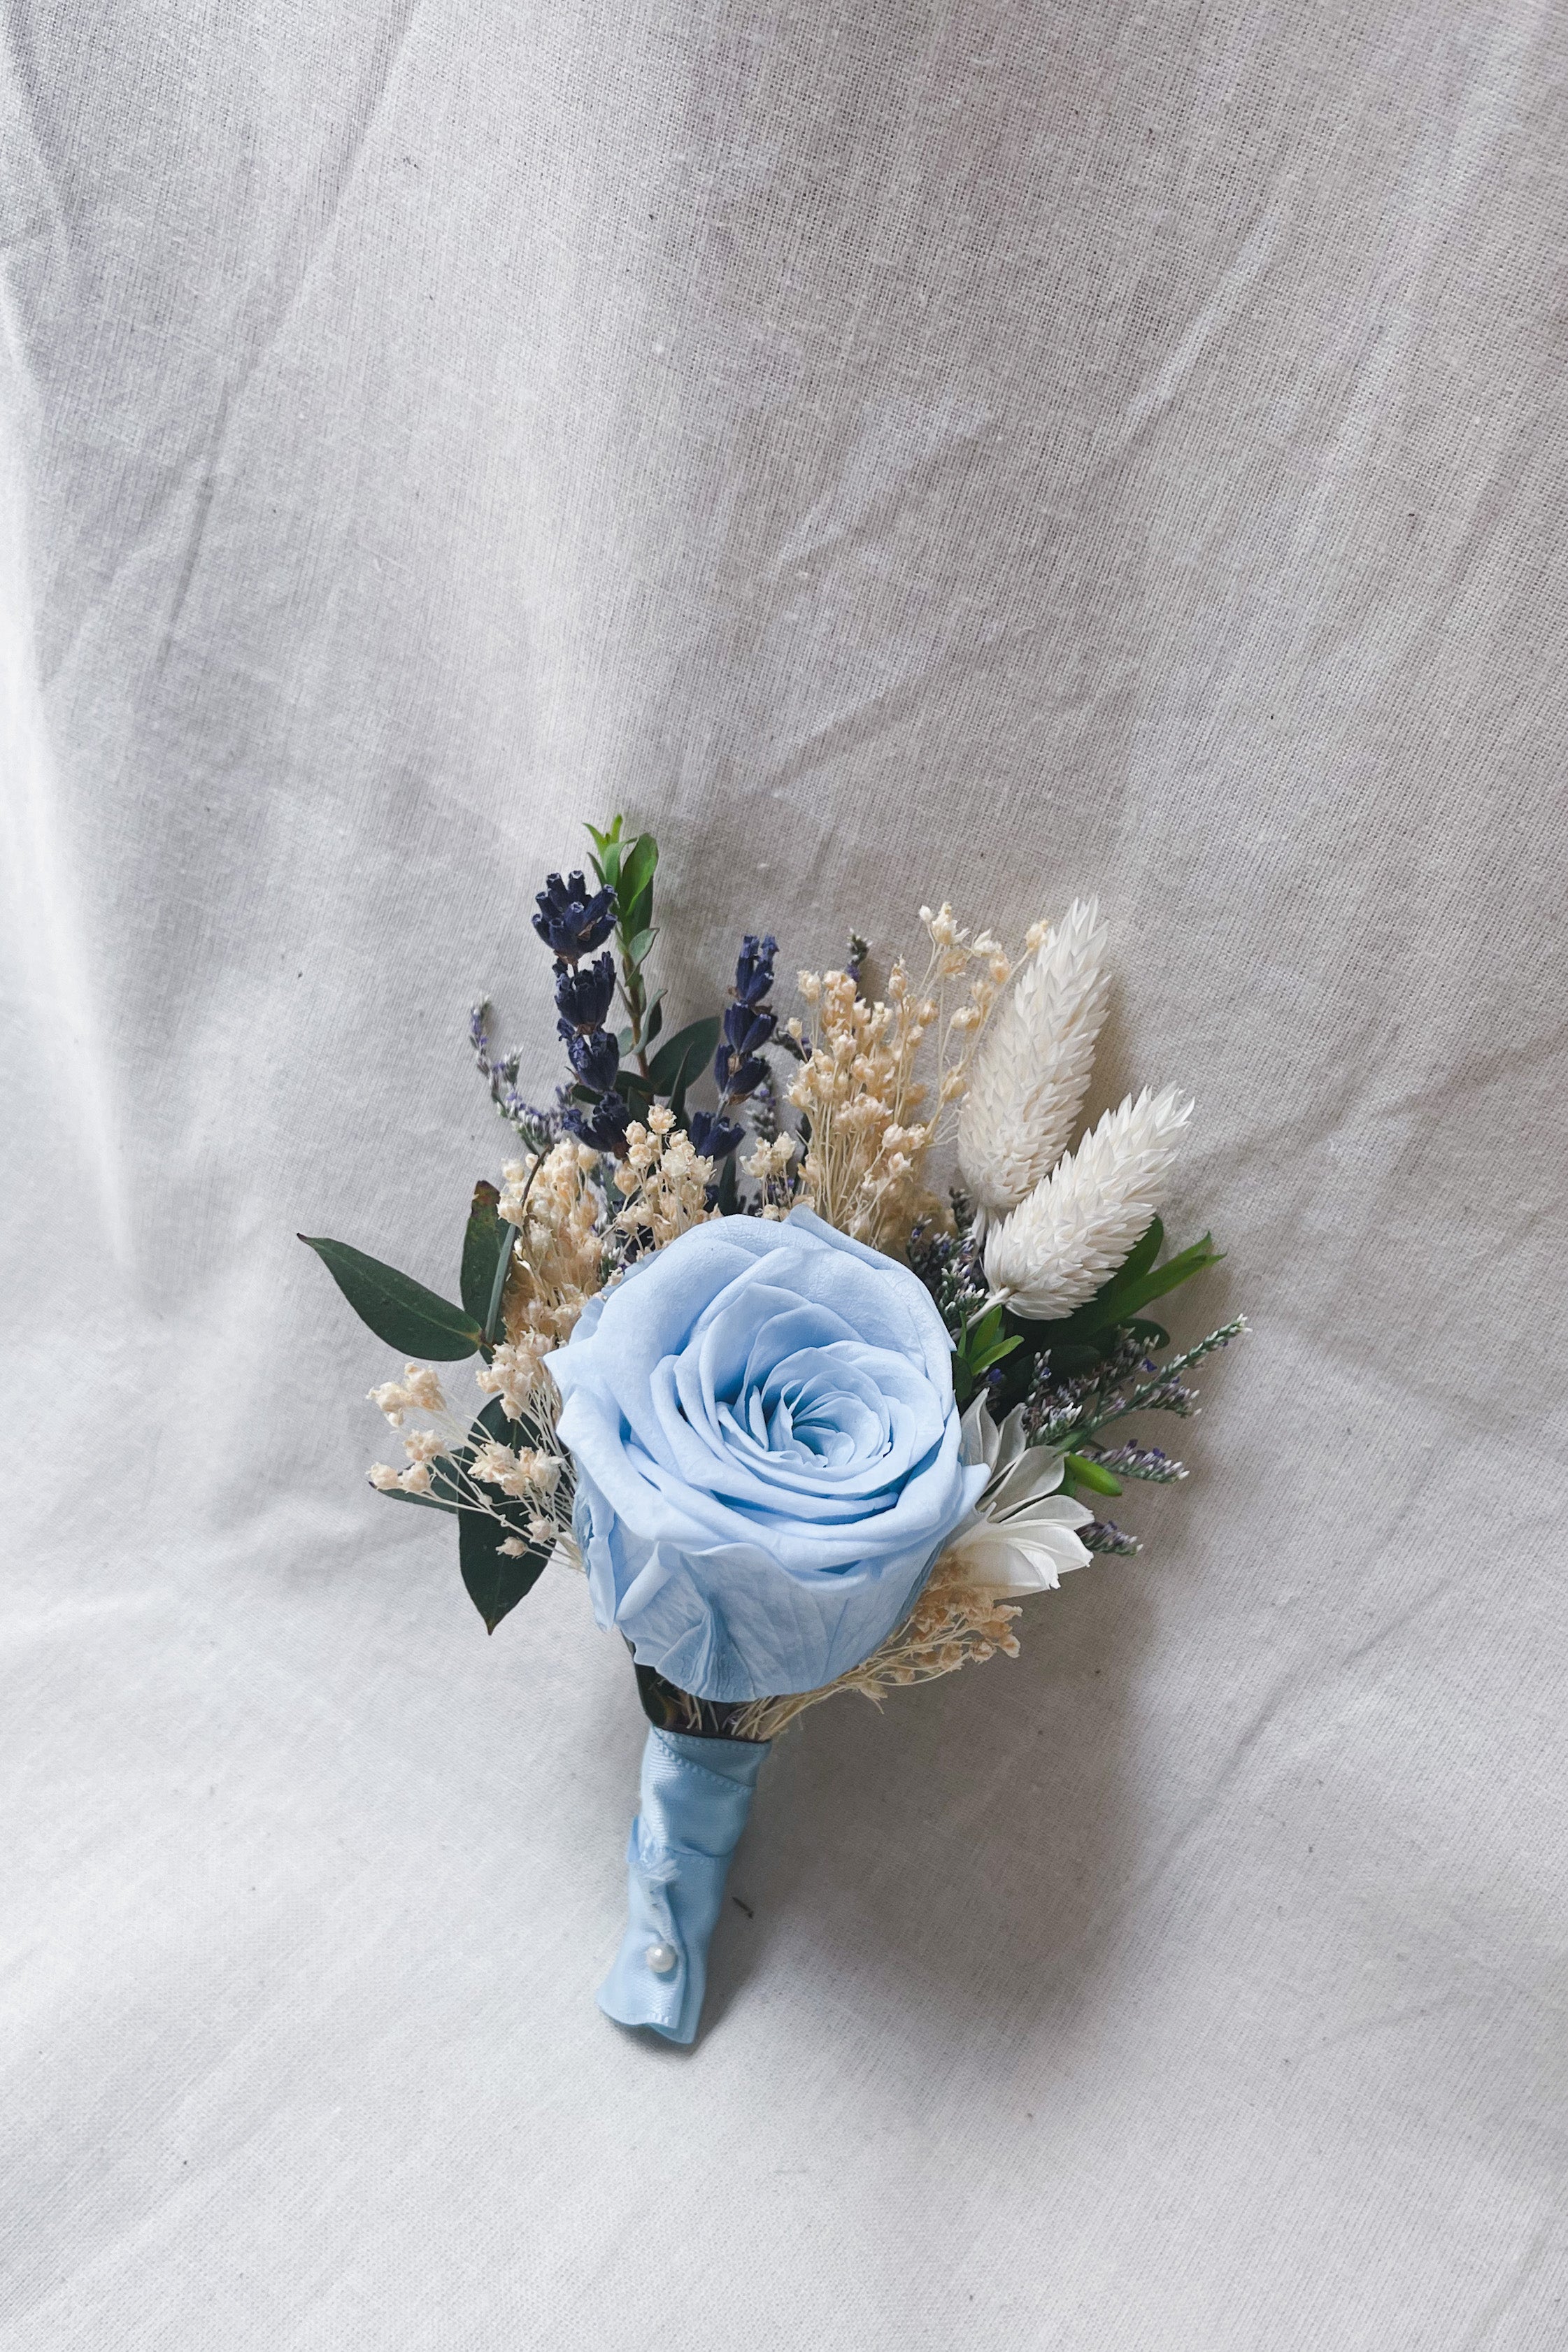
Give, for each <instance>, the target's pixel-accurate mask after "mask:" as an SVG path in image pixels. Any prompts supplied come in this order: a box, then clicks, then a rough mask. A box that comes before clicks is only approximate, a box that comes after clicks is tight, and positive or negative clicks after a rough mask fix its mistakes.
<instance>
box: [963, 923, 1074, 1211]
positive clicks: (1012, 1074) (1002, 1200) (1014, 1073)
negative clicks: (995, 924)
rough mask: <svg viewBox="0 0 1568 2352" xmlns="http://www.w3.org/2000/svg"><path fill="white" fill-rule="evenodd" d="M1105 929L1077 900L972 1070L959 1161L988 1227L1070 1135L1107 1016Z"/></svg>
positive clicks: (1022, 1196) (995, 1022) (1000, 1014)
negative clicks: (1096, 1040)
mask: <svg viewBox="0 0 1568 2352" xmlns="http://www.w3.org/2000/svg"><path fill="white" fill-rule="evenodd" d="M1106 936H1107V934H1106V927H1105V925H1104V923H1103V922H1101V920H1100V903H1099V901H1098V899H1095V898H1088V899H1083V898H1077V899H1075V900H1074V901H1073V904H1072V905H1071V907H1069V908H1068V911H1067V913H1066V915H1065V916H1064V917H1063V918H1062V920H1061V921H1060V922H1059V923H1057V924H1055V925H1054V926H1053V927H1052V929H1049V930H1048V931H1047V932H1046V934H1045V936H1044V937H1043V938H1042V939H1040V940H1039V941H1038V944H1037V946H1036V947H1035V951H1034V953H1033V954H1032V955H1031V956H1030V958H1029V960H1028V961H1027V962H1026V964H1025V966H1024V968H1023V971H1021V972H1020V974H1019V976H1018V981H1017V983H1016V986H1015V988H1014V990H1013V992H1012V994H1011V995H1010V996H1009V997H1008V998H1007V999H1006V1001H1005V1003H1002V1004H1000V1005H998V1006H997V1008H996V1011H995V1013H994V1015H993V1016H992V1020H991V1025H990V1030H989V1033H988V1034H987V1036H986V1039H985V1042H984V1045H983V1046H982V1048H981V1051H980V1053H979V1054H978V1055H977V1056H976V1057H975V1063H974V1066H973V1070H972V1072H971V1073H970V1079H969V1091H968V1093H967V1094H966V1095H965V1097H964V1099H963V1109H962V1110H961V1111H960V1113H959V1120H958V1164H959V1168H960V1171H961V1172H962V1174H963V1181H964V1185H965V1188H966V1190H967V1191H968V1192H969V1195H970V1198H971V1199H972V1200H973V1202H974V1205H975V1208H976V1209H977V1210H978V1211H979V1212H980V1213H981V1216H982V1219H983V1220H984V1222H985V1223H991V1222H992V1221H993V1220H994V1219H995V1218H997V1217H1005V1215H1006V1214H1007V1213H1008V1211H1009V1210H1011V1209H1016V1207H1017V1205H1018V1203H1019V1202H1021V1201H1024V1200H1026V1199H1027V1198H1028V1196H1029V1194H1030V1193H1031V1192H1033V1191H1034V1189H1035V1187H1036V1185H1037V1184H1038V1183H1039V1182H1040V1181H1042V1179H1043V1178H1044V1177H1046V1176H1047V1175H1048V1174H1049V1172H1050V1171H1051V1169H1052V1168H1053V1167H1054V1166H1055V1165H1056V1162H1057V1160H1058V1159H1059V1158H1060V1156H1061V1154H1062V1152H1063V1151H1065V1150H1066V1149H1067V1146H1068V1143H1069V1141H1070V1140H1071V1138H1072V1131H1073V1129H1074V1127H1075V1126H1076V1125H1077V1123H1078V1116H1079V1110H1080V1109H1081V1108H1082V1106H1083V1097H1084V1094H1085V1091H1086V1090H1087V1088H1088V1086H1089V1070H1090V1068H1091V1066H1092V1064H1093V1061H1094V1044H1095V1039H1096V1037H1097V1036H1098V1035H1099V1034H1100V1023H1101V1021H1102V1020H1103V1019H1104V1017H1105V1001H1106V995H1107V992H1108V991H1109V988H1110V975H1109V973H1108V972H1107V971H1106V969H1105V942H1106Z"/></svg>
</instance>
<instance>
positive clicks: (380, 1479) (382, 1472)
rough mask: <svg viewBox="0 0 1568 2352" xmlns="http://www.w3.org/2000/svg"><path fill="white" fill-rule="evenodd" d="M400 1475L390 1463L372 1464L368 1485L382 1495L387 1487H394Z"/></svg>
mask: <svg viewBox="0 0 1568 2352" xmlns="http://www.w3.org/2000/svg"><path fill="white" fill-rule="evenodd" d="M400 1475H401V1473H400V1472H398V1471H396V1470H395V1469H394V1468H393V1466H392V1465H391V1463H390V1462H373V1463H372V1464H371V1465H370V1483H371V1485H372V1486H375V1487H377V1488H379V1490H380V1491H381V1493H382V1494H385V1492H386V1490H387V1488H388V1487H389V1486H396V1484H397V1481H398V1478H399V1476H400Z"/></svg>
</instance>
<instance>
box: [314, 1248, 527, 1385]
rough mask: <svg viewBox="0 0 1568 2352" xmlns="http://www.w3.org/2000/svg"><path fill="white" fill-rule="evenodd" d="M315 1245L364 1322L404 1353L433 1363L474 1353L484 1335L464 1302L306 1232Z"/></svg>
mask: <svg viewBox="0 0 1568 2352" xmlns="http://www.w3.org/2000/svg"><path fill="white" fill-rule="evenodd" d="M300 1240H301V1241H302V1242H303V1243H304V1244H305V1246H306V1248H307V1249H313V1250H314V1251H315V1253H316V1255H317V1256H318V1257H319V1258H320V1259H321V1263H322V1265H324V1266H325V1267H326V1269H327V1272H328V1273H329V1274H330V1275H331V1277H332V1280H333V1281H334V1282H335V1283H336V1284H337V1286H338V1288H339V1289H340V1290H341V1291H342V1294H343V1297H345V1298H346V1299H347V1300H348V1302H349V1305H350V1306H351V1307H353V1311H354V1313H355V1314H356V1315H357V1316H358V1317H359V1318H360V1320H361V1322H362V1323H368V1324H369V1326H370V1328H371V1329H372V1330H373V1331H374V1333H375V1336H376V1338H377V1339H384V1340H385V1342H386V1344H387V1346H388V1347H389V1348H395V1349H397V1352H398V1354H399V1355H400V1356H425V1357H427V1358H428V1359H429V1360H431V1361H432V1362H435V1363H445V1364H454V1363H457V1362H458V1360H460V1359H461V1358H462V1357H464V1356H471V1355H472V1354H473V1353H474V1350H475V1349H477V1348H478V1347H479V1343H480V1341H481V1340H482V1339H483V1338H484V1333H483V1332H482V1331H481V1330H480V1328H479V1323H478V1322H477V1320H476V1319H475V1318H474V1317H473V1316H471V1315H469V1314H468V1312H467V1310H466V1309H465V1308H463V1307H454V1306H452V1305H451V1304H450V1303H449V1301H447V1299H445V1298H440V1297H437V1294H436V1292H435V1291H433V1290H426V1287H425V1285H424V1284H423V1283H422V1282H416V1281H415V1280H414V1278H413V1276H411V1275H407V1274H399V1272H398V1271H397V1268H396V1267H395V1266H393V1265H383V1264H382V1262H381V1260H380V1259H379V1258H375V1257H367V1256H366V1255H365V1254H364V1252H363V1250H357V1249H354V1248H353V1247H351V1245H350V1244H349V1243H347V1242H334V1241H328V1240H327V1239H326V1238H325V1237H324V1236H322V1235H320V1234H300Z"/></svg>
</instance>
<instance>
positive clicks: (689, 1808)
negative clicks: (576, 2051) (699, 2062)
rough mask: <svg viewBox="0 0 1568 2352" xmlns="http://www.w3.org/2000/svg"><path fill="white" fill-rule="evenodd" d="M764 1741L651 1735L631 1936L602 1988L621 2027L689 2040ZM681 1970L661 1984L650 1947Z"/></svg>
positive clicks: (629, 1885)
mask: <svg viewBox="0 0 1568 2352" xmlns="http://www.w3.org/2000/svg"><path fill="white" fill-rule="evenodd" d="M767 1752H768V1744H767V1742H766V1741H765V1740H751V1739H696V1738H692V1737H691V1736H690V1735H689V1733H686V1732H682V1731H658V1730H656V1729H654V1728H653V1727H649V1730H648V1735H647V1745H646V1746H645V1747H644V1748H643V1758H642V1808H641V1811H639V1812H638V1814H637V1819H636V1821H634V1822H633V1823H632V1834H631V1842H630V1844H629V1845H628V1847H627V1849H626V1934H625V1936H624V1937H622V1939H621V1948H620V1950H619V1951H618V1952H617V1953H616V1962H615V1966H614V1967H613V1968H612V1969H611V1970H610V1973H609V1975H608V1976H607V1977H606V1978H605V1981H604V1983H603V1984H602V1985H601V1986H600V1987H599V2007H600V2008H601V2009H602V2010H603V2011H604V2012H605V2016H606V2017H613V2018H615V2019H616V2021H617V2022H618V2023H620V2024H622V2025H648V2026H651V2027H652V2028H653V2030H654V2032H656V2033H662V2034H663V2035H664V2036H665V2037H666V2039H667V2040H668V2041H670V2042H690V2041H692V2040H693V2039H694V2038H695V2035H696V2032H697V2021H698V2019H699V2017H700V2015H701V2013H702V1995H703V1992H704V1990H706V1987H707V1982H708V1940H709V1937H710V1936H711V1935H712V1933H713V1928H714V1925H715V1922H716V1921H717V1919H718V1916H719V1912H720V1908H721V1905H722V1903H723V1900H724V1881H725V1879H726V1878H727V1876H728V1875H729V1871H730V1856H731V1854H732V1853H734V1851H735V1847H736V1845H737V1843H739V1841H740V1836H741V1832H742V1830H743V1829H744V1828H745V1826H746V1816H747V1814H748V1813H749V1812H750V1811H751V1810H752V1790H753V1789H754V1788H755V1787H756V1785H757V1775H758V1773H759V1772H760V1771H761V1770H762V1769H763V1757H764V1756H766V1754H767ZM660 1944H668V1946H669V1947H670V1948H671V1949H672V1950H673V1951H674V1952H675V1954H676V1956H677V1957H676V1965H675V1967H674V1968H673V1969H670V1970H669V1971H668V1973H667V1974H665V1975H663V1976H660V1975H658V1974H657V1973H656V1971H655V1970H654V1969H651V1968H650V1967H649V1966H648V1963H647V1953H648V1950H649V1948H650V1947H653V1948H657V1947H658V1945H660Z"/></svg>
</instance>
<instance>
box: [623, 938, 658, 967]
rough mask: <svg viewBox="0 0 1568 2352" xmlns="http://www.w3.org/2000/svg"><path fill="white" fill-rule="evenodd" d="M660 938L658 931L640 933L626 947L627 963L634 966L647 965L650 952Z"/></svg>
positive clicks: (627, 942)
mask: <svg viewBox="0 0 1568 2352" xmlns="http://www.w3.org/2000/svg"><path fill="white" fill-rule="evenodd" d="M657 939H658V932H657V931H639V932H638V933H637V937H636V938H635V939H631V940H627V941H626V961H627V962H628V963H632V964H640V963H646V962H647V957H648V950H650V949H651V947H652V946H653V943H654V941H655V940H657Z"/></svg>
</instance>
